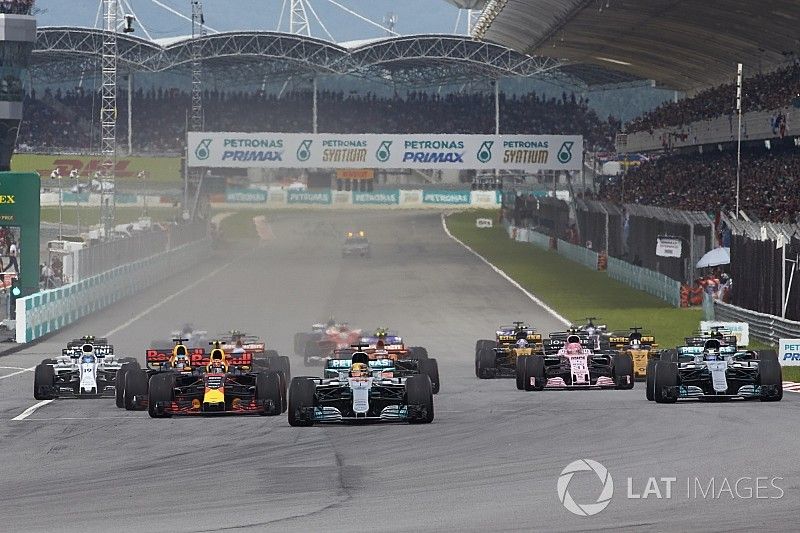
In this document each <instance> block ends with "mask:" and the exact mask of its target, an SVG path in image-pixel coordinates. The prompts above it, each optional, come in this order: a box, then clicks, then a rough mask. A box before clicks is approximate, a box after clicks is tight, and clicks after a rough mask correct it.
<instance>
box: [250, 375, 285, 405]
mask: <svg viewBox="0 0 800 533" xmlns="http://www.w3.org/2000/svg"><path fill="white" fill-rule="evenodd" d="M284 384H285V381H284V378H283V376H282V375H281V373H280V372H262V373H260V374H259V375H258V376H256V400H257V401H260V402H263V403H264V405H266V406H268V407H267V408H266V409H265V410H264V412H262V413H261V415H262V416H276V415H279V414H281V413H282V412H283V402H284V393H283V387H284Z"/></svg>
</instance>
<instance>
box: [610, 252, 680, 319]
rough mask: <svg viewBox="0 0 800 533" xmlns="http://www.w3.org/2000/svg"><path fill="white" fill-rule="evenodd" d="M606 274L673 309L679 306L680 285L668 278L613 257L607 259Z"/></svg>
mask: <svg viewBox="0 0 800 533" xmlns="http://www.w3.org/2000/svg"><path fill="white" fill-rule="evenodd" d="M607 272H608V277H610V278H611V279H615V280H617V281H619V282H621V283H624V284H625V285H628V286H630V287H633V288H634V289H639V290H640V291H644V292H646V293H648V294H652V295H653V296H656V297H657V298H661V299H662V300H664V301H665V302H667V303H669V304H670V305H673V306H675V307H678V306H680V303H681V284H680V282H678V281H675V280H674V279H672V278H670V277H669V276H665V275H664V274H659V273H658V272H653V271H652V270H648V269H646V268H642V267H637V266H634V265H632V264H630V263H626V262H625V261H621V260H619V259H615V258H613V257H609V258H608V267H607Z"/></svg>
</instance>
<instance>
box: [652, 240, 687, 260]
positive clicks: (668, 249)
mask: <svg viewBox="0 0 800 533" xmlns="http://www.w3.org/2000/svg"><path fill="white" fill-rule="evenodd" d="M682 251H683V246H682V243H681V240H680V239H674V238H671V237H658V239H657V240H656V255H657V256H659V257H680V256H681V253H682Z"/></svg>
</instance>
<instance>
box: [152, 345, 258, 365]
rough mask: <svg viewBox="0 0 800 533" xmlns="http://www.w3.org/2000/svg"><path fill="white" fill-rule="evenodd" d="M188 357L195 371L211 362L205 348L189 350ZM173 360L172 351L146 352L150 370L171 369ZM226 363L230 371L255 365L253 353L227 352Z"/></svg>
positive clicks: (209, 354) (209, 353) (153, 350)
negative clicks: (170, 362) (170, 365)
mask: <svg viewBox="0 0 800 533" xmlns="http://www.w3.org/2000/svg"><path fill="white" fill-rule="evenodd" d="M187 355H188V356H189V364H190V365H191V367H192V368H195V369H205V367H206V365H208V364H209V363H210V362H211V351H206V350H204V349H203V348H192V349H189V351H188V354H187ZM171 358H172V351H166V350H155V349H151V350H147V351H146V352H145V361H146V364H147V368H149V369H150V370H165V369H167V368H169V361H170V359H171ZM225 362H226V363H228V368H229V369H233V368H239V369H240V370H249V369H250V368H252V365H253V354H252V353H251V352H244V353H228V352H227V351H226V352H225Z"/></svg>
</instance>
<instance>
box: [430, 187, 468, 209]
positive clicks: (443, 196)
mask: <svg viewBox="0 0 800 533" xmlns="http://www.w3.org/2000/svg"><path fill="white" fill-rule="evenodd" d="M470 202H471V197H470V192H469V191H435V190H431V191H423V193H422V203H423V204H447V205H462V204H463V205H469V204H470Z"/></svg>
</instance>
